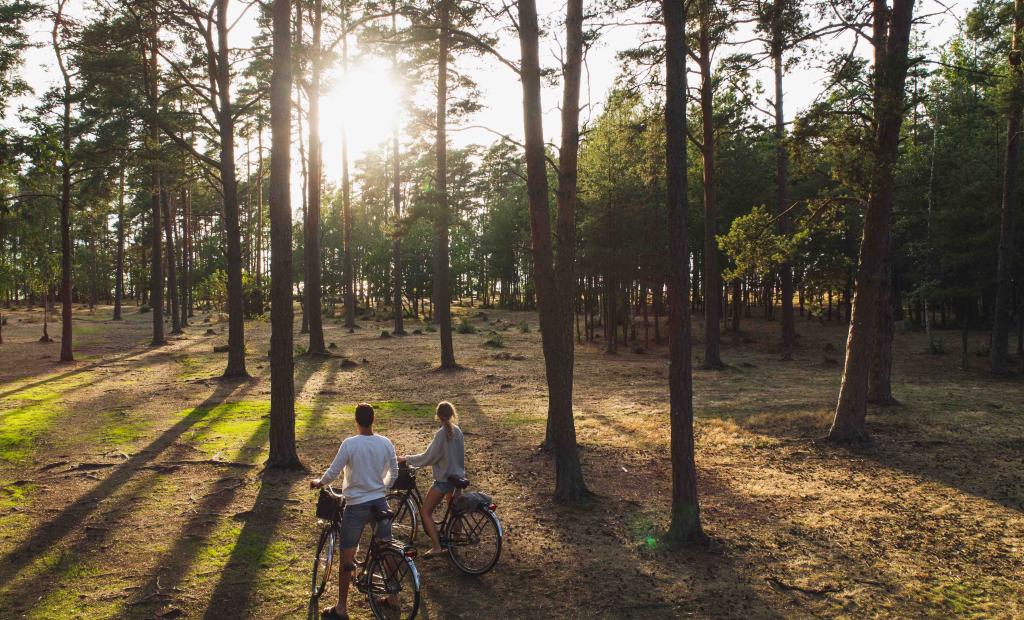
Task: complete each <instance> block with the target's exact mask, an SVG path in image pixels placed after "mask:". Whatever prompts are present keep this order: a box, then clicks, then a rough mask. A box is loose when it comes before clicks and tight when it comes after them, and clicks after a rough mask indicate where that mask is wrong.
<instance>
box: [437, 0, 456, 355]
mask: <svg viewBox="0 0 1024 620" xmlns="http://www.w3.org/2000/svg"><path fill="white" fill-rule="evenodd" d="M438 10H439V12H440V15H439V16H438V19H439V28H438V33H437V34H438V43H437V136H436V139H435V144H434V146H435V148H436V151H437V175H436V176H437V178H436V179H435V181H436V188H435V200H436V203H435V205H434V305H435V306H436V307H437V311H436V312H435V314H434V321H435V322H437V323H438V327H439V329H438V333H439V334H440V336H441V368H455V367H456V363H455V347H454V345H453V344H452V308H451V303H452V297H451V295H452V294H451V285H450V283H449V281H448V278H449V271H450V270H449V265H448V222H449V213H448V129H447V121H448V43H449V41H448V39H449V32H448V30H449V28H450V27H451V26H450V24H449V17H448V0H441V3H440V7H439V9H438Z"/></svg>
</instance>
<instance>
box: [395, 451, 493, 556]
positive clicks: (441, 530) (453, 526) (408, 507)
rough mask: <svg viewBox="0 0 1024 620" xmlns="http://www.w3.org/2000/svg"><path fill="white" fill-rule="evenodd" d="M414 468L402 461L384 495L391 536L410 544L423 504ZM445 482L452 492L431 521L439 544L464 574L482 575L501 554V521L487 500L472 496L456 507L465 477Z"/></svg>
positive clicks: (465, 486)
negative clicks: (441, 512)
mask: <svg viewBox="0 0 1024 620" xmlns="http://www.w3.org/2000/svg"><path fill="white" fill-rule="evenodd" d="M417 469H418V468H414V467H409V466H407V465H405V464H402V465H401V467H400V469H399V475H398V480H397V481H396V482H395V484H394V486H393V487H392V491H391V493H389V494H388V495H387V497H386V498H385V499H386V500H387V502H388V506H389V507H390V508H391V511H392V512H394V513H395V518H394V519H393V520H392V522H391V534H392V536H394V537H395V538H397V539H398V540H401V541H403V542H404V543H406V544H407V545H410V546H411V545H412V544H413V543H414V542H415V540H416V535H417V532H418V530H419V521H420V516H419V515H420V507H421V506H422V505H423V496H422V495H421V494H420V490H419V488H418V487H417V486H416V471H417ZM449 481H450V482H452V483H453V484H454V486H455V491H454V492H453V493H452V494H450V495H449V497H448V501H447V502H446V505H445V511H444V516H443V517H442V518H441V520H440V521H436V520H435V521H434V523H435V525H437V532H438V535H439V537H440V542H441V546H442V547H443V548H445V549H447V550H448V556H449V557H450V558H451V560H452V563H453V564H455V566H456V567H457V568H458V569H459V570H461V571H462V572H464V573H466V574H467V575H482V574H484V573H486V572H487V571H489V570H491V569H492V568H494V566H495V564H497V563H498V558H499V557H501V546H502V540H503V539H504V533H503V531H502V527H501V521H500V520H499V519H498V516H497V515H496V514H495V513H494V508H495V506H494V504H493V503H490V502H489V500H488V501H487V503H484V501H482V500H480V499H479V498H474V499H476V500H477V501H468V502H465V501H464V502H461V503H462V504H463V505H461V506H460V505H459V504H460V501H459V500H460V496H462V491H463V490H465V489H466V488H467V487H468V486H469V480H467V479H465V478H456V477H454V476H453V477H451V478H449ZM470 495H476V494H470ZM462 499H468V498H467V497H463V498H462Z"/></svg>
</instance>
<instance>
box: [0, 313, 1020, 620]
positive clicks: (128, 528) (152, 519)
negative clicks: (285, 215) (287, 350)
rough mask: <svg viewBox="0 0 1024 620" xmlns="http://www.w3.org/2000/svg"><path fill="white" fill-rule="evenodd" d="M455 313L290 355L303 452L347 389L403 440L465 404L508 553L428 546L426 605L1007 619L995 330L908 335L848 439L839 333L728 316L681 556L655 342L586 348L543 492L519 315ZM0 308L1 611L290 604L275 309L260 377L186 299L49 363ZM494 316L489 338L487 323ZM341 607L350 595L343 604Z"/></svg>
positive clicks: (1012, 473) (599, 614) (260, 344)
mask: <svg viewBox="0 0 1024 620" xmlns="http://www.w3.org/2000/svg"><path fill="white" fill-rule="evenodd" d="M457 310H458V311H460V312H463V313H466V314H467V315H468V316H469V317H470V320H471V322H472V323H473V324H474V325H476V326H477V327H478V328H479V331H478V333H475V334H456V335H455V346H456V355H457V358H458V360H459V362H460V363H461V364H463V365H464V366H465V368H464V369H463V370H460V371H457V372H450V373H443V372H439V371H437V370H436V369H435V367H436V365H437V360H438V345H437V335H436V334H435V333H430V332H428V331H424V333H422V334H419V335H410V336H406V337H401V338H399V337H391V338H382V337H381V331H382V330H384V329H388V328H389V326H388V325H387V324H386V323H382V322H381V323H378V322H374V321H372V320H365V321H361V327H360V329H358V330H356V332H355V333H354V334H348V333H345V331H344V330H343V329H342V328H341V326H340V325H339V324H338V323H336V322H335V321H333V320H331V321H328V327H327V340H328V342H333V343H336V345H337V348H336V349H333V350H334V351H335V352H336V353H337V354H338V357H335V358H330V359H318V358H310V357H308V356H306V357H302V358H300V359H299V360H298V363H297V366H296V387H297V391H298V393H299V394H300V396H299V399H298V400H299V410H298V426H297V436H298V449H299V453H300V455H301V457H302V459H303V461H304V462H305V464H306V465H307V466H308V468H309V469H310V472H311V473H313V474H318V473H319V472H320V471H322V470H323V468H325V467H326V465H327V464H328V462H329V461H330V459H331V457H332V456H333V454H334V452H335V450H336V449H337V444H338V442H339V441H340V440H341V439H343V438H344V437H345V436H346V435H348V434H349V433H350V432H351V431H350V428H351V414H352V408H353V405H354V404H355V403H356V402H358V401H361V400H367V401H370V402H372V403H374V404H375V405H376V406H377V409H378V414H379V418H380V421H379V426H380V427H381V428H380V429H379V430H380V431H381V432H383V433H384V434H386V435H388V436H389V437H391V438H392V439H393V440H394V441H395V443H396V444H397V446H398V449H399V451H400V452H411V451H418V450H420V449H422V447H423V446H424V445H425V444H426V442H427V441H428V439H429V436H430V433H431V432H432V431H433V428H434V423H433V422H432V420H431V413H432V406H433V404H434V403H436V402H437V401H438V400H440V399H442V398H445V399H450V400H452V401H453V402H454V403H455V404H456V405H457V406H458V408H459V410H460V414H461V419H462V427H463V429H464V430H465V431H466V435H467V449H468V461H469V462H468V469H469V477H470V478H471V479H472V481H473V485H474V487H475V488H478V489H481V490H484V491H486V492H488V493H489V494H490V495H492V496H493V497H494V498H495V501H496V503H497V506H498V513H499V515H500V517H501V519H502V521H503V523H504V525H505V528H506V534H507V539H506V547H505V552H504V554H503V555H502V558H501V561H500V563H499V565H498V566H497V568H496V569H495V570H494V571H493V572H491V573H490V574H488V575H485V576H483V577H479V578H469V577H465V576H462V575H461V574H460V573H458V572H457V571H456V570H455V569H454V567H452V566H451V565H450V564H449V563H447V562H446V561H445V560H430V561H427V560H422V559H421V560H420V561H419V562H418V565H419V567H420V569H421V571H422V573H423V578H424V606H423V609H422V612H423V615H422V617H425V618H505V619H509V618H594V617H596V618H631V617H635V618H657V617H736V618H752V617H753V618H775V617H820V616H825V615H830V616H831V615H836V616H846V617H857V618H861V617H926V616H930V617H950V616H961V617H986V618H988V617H996V618H1020V617H1024V586H1022V585H1021V584H1022V583H1024V514H1022V511H1024V382H1022V381H1021V378H1020V376H1019V375H1018V376H1017V377H1015V378H1013V379H1009V380H1002V381H996V380H993V379H989V378H987V377H986V376H985V375H984V372H983V371H984V367H985V366H986V365H987V364H986V360H985V359H984V357H982V354H983V353H984V352H983V351H982V350H981V349H982V347H983V345H984V343H985V340H986V338H985V335H983V334H980V333H979V334H977V335H976V337H975V339H974V340H972V344H971V346H972V347H974V348H972V350H971V356H970V361H971V363H972V364H973V366H974V367H975V368H976V369H977V370H975V371H970V372H963V371H960V370H957V369H956V364H957V362H958V357H959V356H958V352H957V351H956V350H955V347H956V346H958V338H957V335H956V334H954V333H952V332H950V333H948V334H941V337H943V338H944V339H945V340H946V342H947V348H949V349H950V350H951V353H950V354H948V355H939V356H932V355H926V354H925V353H924V352H923V351H924V348H925V347H924V340H923V336H921V335H919V334H910V335H904V334H901V335H900V336H899V337H898V339H897V344H896V346H897V362H896V371H895V377H896V384H895V391H896V394H897V397H898V398H899V399H900V400H901V401H902V402H903V406H900V407H894V408H889V409H885V410H879V411H872V412H871V415H870V416H869V430H870V432H871V433H872V437H873V441H872V443H871V444H870V445H867V446H863V447H858V448H849V447H842V446H836V445H832V444H829V443H827V442H823V441H821V439H820V438H821V437H822V436H823V435H824V434H825V432H826V430H827V428H828V424H829V421H830V418H831V409H832V406H833V404H834V399H835V396H836V390H837V388H838V380H839V372H840V363H841V355H842V353H841V351H840V349H841V347H842V343H843V341H844V338H845V330H844V328H843V327H842V326H838V325H821V324H818V323H817V322H810V321H801V322H800V323H799V324H798V329H799V331H800V334H801V338H800V343H801V346H800V348H799V350H798V354H797V359H796V361H793V362H788V363H787V362H780V361H778V352H777V350H776V349H775V343H776V341H777V335H776V331H777V329H778V324H777V323H773V322H765V321H763V320H761V319H748V320H746V321H745V323H744V326H743V328H744V333H743V335H742V336H740V337H736V336H733V335H729V334H727V335H726V336H725V343H724V347H723V358H724V359H725V361H726V363H727V364H729V368H728V369H726V370H723V371H713V372H709V371H697V373H696V375H695V377H694V386H695V389H696V402H695V405H696V410H697V418H698V419H697V423H696V432H697V462H698V468H699V484H700V491H701V501H702V518H703V523H704V527H705V530H706V532H707V533H708V535H709V537H710V542H709V543H708V544H707V545H706V546H702V547H700V548H697V549H690V550H684V551H671V550H668V549H665V548H664V547H663V545H661V544H660V542H659V535H660V533H661V532H662V531H663V530H664V529H665V527H666V525H667V517H668V503H669V468H668V454H667V446H668V418H667V405H666V403H667V387H666V375H667V359H666V351H665V348H664V347H663V346H652V347H649V348H648V350H647V352H646V353H643V354H636V353H630V352H628V349H624V351H626V352H623V353H621V354H619V355H606V354H604V353H602V351H601V349H600V346H599V344H598V346H583V347H581V348H580V349H579V351H578V355H577V369H576V376H577V380H576V381H577V383H576V412H577V413H576V415H577V429H578V433H579V441H580V444H581V458H582V460H583V464H584V468H585V472H586V477H587V483H588V485H589V487H590V489H591V490H592V491H593V493H594V495H593V498H592V499H591V500H588V501H586V502H583V503H581V504H578V505H572V506H564V505H556V504H554V503H552V501H551V500H550V494H551V491H552V482H551V481H552V470H553V464H552V461H551V458H550V456H549V455H547V454H546V453H544V452H542V451H539V450H538V449H537V445H538V444H539V443H540V440H541V437H542V434H543V430H544V414H545V407H546V401H545V386H544V380H543V359H542V357H541V354H540V337H539V334H538V332H537V324H536V317H535V315H532V314H529V313H507V312H497V311H487V315H488V316H487V317H486V318H483V317H479V316H477V310H476V309H469V308H459V309H457ZM4 316H5V317H7V318H8V323H7V325H6V326H5V327H4V331H3V336H4V344H3V345H0V617H2V618H20V617H29V618H90V619H92V618H122V617H124V618H154V617H155V618H292V617H295V618H301V617H304V613H305V605H306V600H307V590H308V585H307V584H308V580H309V574H310V564H311V560H312V556H313V553H314V551H315V549H314V545H315V541H316V536H317V528H316V521H315V517H314V505H315V495H314V494H313V493H312V492H311V491H309V490H308V487H307V484H306V480H307V478H308V477H309V474H303V473H301V472H300V473H273V472H263V471H262V467H261V465H262V463H263V461H264V460H265V458H266V439H267V425H268V423H269V421H268V418H267V414H268V412H269V404H268V398H269V368H268V367H267V363H266V352H267V343H268V325H267V323H265V322H259V321H257V322H251V323H249V324H248V325H247V340H248V354H249V357H248V366H249V371H250V372H251V373H252V374H253V379H252V380H250V381H241V382H222V381H218V380H216V379H214V377H216V376H217V375H218V374H219V373H220V371H221V370H222V369H223V365H224V362H225V355H224V354H216V353H214V352H213V347H214V345H219V344H223V343H224V342H225V341H226V333H225V330H226V325H225V324H224V323H223V321H222V319H223V317H221V316H212V317H209V316H206V315H203V314H199V315H198V316H197V317H196V318H195V319H194V322H193V325H192V326H191V327H189V328H188V330H187V333H186V335H185V336H183V337H179V338H173V339H172V340H171V341H170V344H169V345H168V346H166V347H160V348H151V347H149V346H147V342H148V338H147V333H148V330H149V321H150V320H151V318H150V315H148V314H138V313H136V312H135V311H134V308H130V309H129V311H128V312H127V313H126V319H127V320H126V321H124V322H121V323H114V322H111V321H109V320H107V319H108V318H109V316H110V309H109V308H106V307H103V308H97V309H96V310H95V311H93V312H90V311H88V310H85V309H76V317H75V324H74V325H75V332H76V336H75V338H76V340H75V347H76V355H77V360H78V361H76V362H75V363H72V364H59V363H58V362H57V361H56V359H57V357H58V353H59V344H56V343H55V344H41V343H38V342H36V340H37V339H38V337H39V334H40V333H41V327H42V325H41V314H40V313H39V311H38V310H35V311H13V312H12V311H5V312H4ZM204 317H205V318H206V319H207V320H208V322H204ZM522 322H526V323H527V324H528V325H529V327H530V330H529V332H528V333H522V332H521V330H520V328H519V327H518V325H519V324H520V323H522ZM417 328H419V329H425V326H424V325H420V324H416V323H412V324H410V325H409V326H408V329H410V331H411V330H412V329H417ZM208 329H210V330H213V332H212V335H206V331H207V330H208ZM700 331H701V329H700V325H699V323H698V324H697V325H695V333H696V334H697V335H698V336H699V334H700ZM59 332H60V330H59V324H51V326H50V333H51V335H54V336H57V335H59ZM492 332H493V333H492ZM495 333H497V334H500V335H501V339H502V340H503V343H502V344H503V346H502V347H500V348H499V347H493V346H487V345H486V344H485V342H486V341H487V340H488V339H490V338H493V336H494V334H495ZM303 341H304V338H303V337H301V336H298V335H297V337H296V342H297V344H302V343H303ZM695 348H696V349H698V350H699V346H698V347H695ZM506 354H507V355H506ZM343 359H349V360H352V361H354V362H355V365H354V366H352V367H348V366H343V364H342V360H343ZM364 360H365V361H364ZM353 612H354V613H353V615H354V617H366V615H367V614H368V612H367V609H366V607H365V605H364V604H363V603H361V602H360V603H358V604H356V605H354V608H353Z"/></svg>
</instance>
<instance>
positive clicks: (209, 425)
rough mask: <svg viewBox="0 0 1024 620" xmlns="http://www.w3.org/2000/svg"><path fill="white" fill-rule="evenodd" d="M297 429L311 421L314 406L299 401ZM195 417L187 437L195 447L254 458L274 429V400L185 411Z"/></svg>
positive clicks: (247, 459) (225, 455)
mask: <svg viewBox="0 0 1024 620" xmlns="http://www.w3.org/2000/svg"><path fill="white" fill-rule="evenodd" d="M295 410H296V416H295V417H296V419H295V430H296V432H297V433H301V431H302V430H303V429H304V428H305V426H306V424H307V422H308V417H309V416H308V414H309V411H310V407H309V406H308V405H296V407H295ZM181 415H182V416H185V417H190V418H194V422H193V424H192V427H191V429H190V430H189V432H187V433H185V435H184V436H183V440H184V441H186V442H187V443H188V444H189V445H191V446H192V447H194V448H196V449H198V450H201V451H203V452H206V453H208V454H211V455H215V456H218V457H221V458H224V459H227V460H238V461H241V462H253V460H254V459H255V458H256V457H257V456H258V455H259V453H260V452H261V451H262V449H263V446H264V444H266V442H267V437H268V433H269V431H270V401H268V400H242V401H238V402H233V403H220V404H217V405H213V406H211V407H194V408H191V409H186V410H184V411H183V412H181Z"/></svg>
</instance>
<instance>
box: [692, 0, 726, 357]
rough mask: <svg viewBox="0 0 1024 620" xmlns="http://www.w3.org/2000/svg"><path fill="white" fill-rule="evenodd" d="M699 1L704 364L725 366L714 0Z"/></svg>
mask: <svg viewBox="0 0 1024 620" xmlns="http://www.w3.org/2000/svg"><path fill="white" fill-rule="evenodd" d="M713 1H714V0H700V1H699V3H698V12H699V24H700V31H699V33H698V37H697V39H698V45H699V51H700V55H699V64H700V76H701V82H700V110H701V117H702V124H703V143H702V144H701V155H702V157H703V160H704V304H703V305H704V367H705V368H722V351H721V339H722V336H721V333H722V329H721V325H720V324H719V314H720V313H721V308H722V299H721V297H722V283H721V279H722V274H721V272H720V269H719V265H718V240H717V239H716V238H715V235H716V234H717V227H718V187H717V185H716V184H717V182H718V179H717V173H716V171H715V119H714V103H713V98H714V84H713V83H712V80H711V78H712V76H711V62H712V58H711V51H712V49H711V36H712V35H711V28H712V24H711V19H712V14H711V13H712V11H711V8H712V7H711V3H712V2H713Z"/></svg>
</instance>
